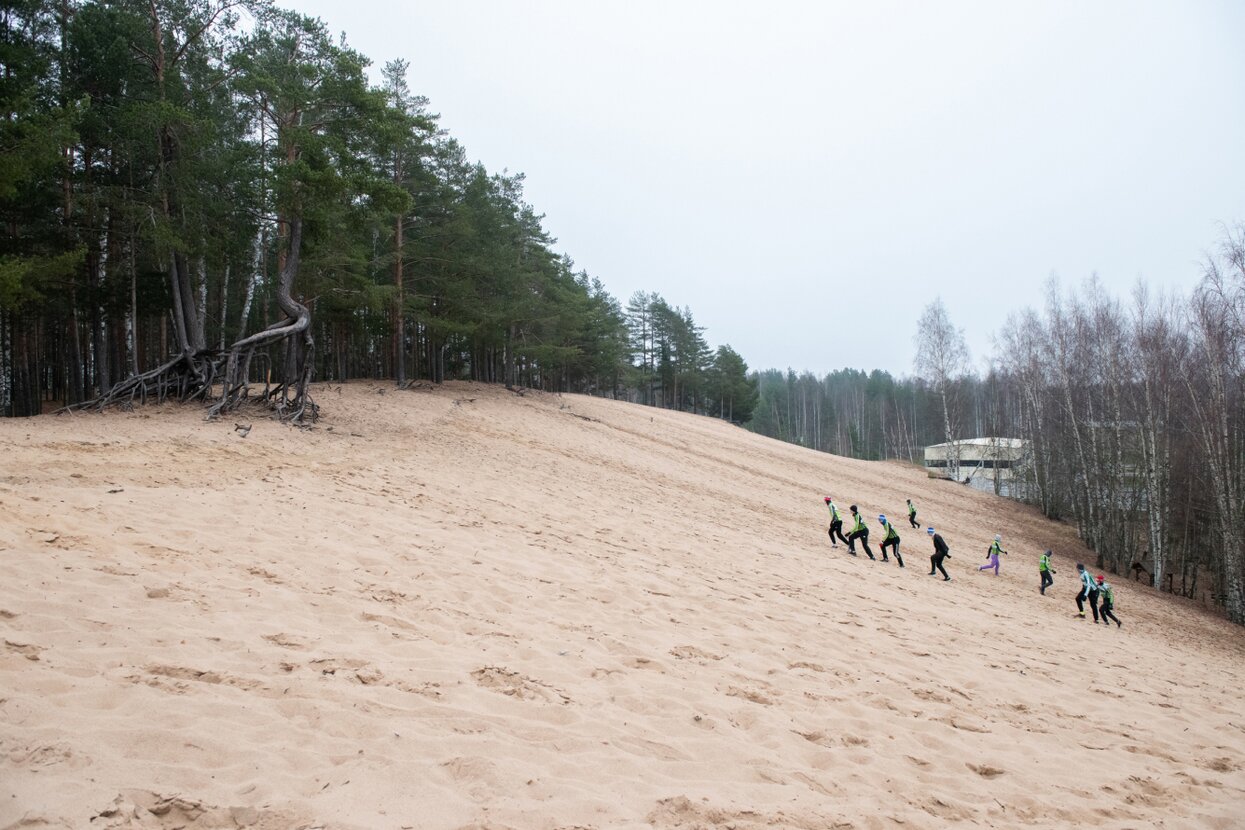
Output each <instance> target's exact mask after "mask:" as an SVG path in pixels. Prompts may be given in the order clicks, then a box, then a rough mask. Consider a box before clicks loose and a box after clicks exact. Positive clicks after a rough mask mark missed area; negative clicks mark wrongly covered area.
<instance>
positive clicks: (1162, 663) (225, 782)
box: [0, 384, 1245, 828]
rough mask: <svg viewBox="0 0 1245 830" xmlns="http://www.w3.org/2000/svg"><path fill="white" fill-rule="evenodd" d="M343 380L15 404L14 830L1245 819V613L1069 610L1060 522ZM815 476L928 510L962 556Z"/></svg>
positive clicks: (676, 431)
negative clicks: (198, 400) (218, 398)
mask: <svg viewBox="0 0 1245 830" xmlns="http://www.w3.org/2000/svg"><path fill="white" fill-rule="evenodd" d="M318 394H319V399H320V401H321V403H322V404H323V406H324V409H325V412H326V418H325V419H324V420H323V421H322V422H321V425H320V427H319V428H318V429H316V430H313V431H298V430H294V429H290V428H287V427H283V426H280V425H279V424H276V423H272V422H270V421H259V422H256V423H255V425H254V429H253V431H252V432H251V433H250V435H249V437H247V438H242V437H240V436H239V435H238V434H237V433H235V432H234V431H233V430H232V424H216V425H205V424H204V423H203V422H202V421H201V420H200V414H199V413H198V412H196V411H195V410H194V409H180V408H176V407H168V408H163V409H154V408H153V409H148V410H145V411H140V412H136V413H132V414H126V413H111V414H108V415H105V416H89V415H77V416H62V417H44V418H40V419H35V420H25V421H0V555H2V556H3V578H2V579H0V642H2V643H3V647H2V648H0V828H6V827H15V826H16V827H22V826H28V827H40V826H70V827H86V826H90V827H130V826H142V827H174V826H190V827H235V826H254V827H265V828H276V827H288V826H324V827H419V828H425V827H427V828H458V827H465V826H470V827H489V828H501V827H516V828H555V827H561V828H570V827H581V828H586V827H624V826H626V827H635V826H650V825H651V826H653V827H658V828H669V827H736V828H754V827H771V826H774V827H801V828H823V827H862V828H863V827H868V828H872V827H878V828H882V827H904V828H925V827H930V828H932V827H942V826H946V824H947V823H949V822H951V821H953V820H954V821H958V822H960V823H962V824H964V825H968V826H979V827H1020V826H1034V827H1072V826H1088V825H1091V824H1092V825H1095V826H1098V827H1107V828H1117V827H1151V826H1162V827H1170V828H1183V827H1241V826H1245V769H1243V767H1245V705H1242V703H1241V696H1240V695H1241V691H1240V690H1241V688H1242V685H1243V681H1245V632H1243V631H1242V630H1240V629H1237V628H1234V627H1232V626H1230V625H1228V624H1226V623H1223V622H1221V621H1219V620H1217V619H1213V618H1211V617H1209V616H1206V615H1204V614H1202V613H1201V612H1199V611H1197V610H1195V609H1190V608H1189V607H1188V606H1186V605H1183V604H1180V603H1178V602H1175V601H1171V600H1164V599H1158V598H1155V597H1153V596H1151V595H1149V593H1148V592H1142V591H1140V590H1134V589H1133V587H1132V586H1131V585H1129V584H1127V583H1123V582H1122V581H1121V582H1120V587H1119V590H1118V594H1119V599H1118V612H1119V614H1120V616H1121V618H1122V619H1123V620H1124V628H1123V629H1122V630H1117V629H1115V628H1111V629H1106V628H1100V627H1098V626H1094V625H1092V624H1089V623H1087V622H1083V621H1079V620H1075V619H1073V618H1072V615H1073V612H1074V610H1075V609H1074V604H1073V601H1072V596H1073V594H1074V593H1075V591H1074V588H1073V581H1074V576H1075V575H1074V568H1073V562H1074V561H1075V558H1076V556H1077V555H1078V551H1081V550H1082V549H1081V548H1080V547H1079V545H1077V543H1076V542H1075V539H1074V537H1073V534H1072V533H1071V532H1070V531H1069V529H1068V528H1066V527H1063V526H1060V525H1054V524H1051V523H1048V522H1046V521H1044V520H1042V519H1041V518H1040V517H1038V516H1037V515H1036V514H1034V513H1032V512H1030V511H1027V510H1025V509H1021V508H1018V507H1016V506H1015V505H1012V504H1010V503H1008V502H1004V501H1002V500H998V499H995V498H993V497H990V496H985V495H982V494H979V493H975V492H971V491H968V490H966V489H965V488H962V487H958V486H956V485H952V484H947V483H941V482H932V481H929V480H928V479H926V478H925V477H924V475H923V474H922V473H921V472H920V471H919V470H914V469H911V468H908V467H905V466H901V465H896V464H870V463H865V462H857V461H849V460H845V459H841V458H835V457H832V456H827V455H822V454H817V453H813V452H810V451H806V450H802V449H800V448H797V447H792V446H788V445H784V444H781V443H778V442H775V441H770V440H767V439H764V438H760V437H757V436H754V435H751V434H749V433H747V432H744V431H742V430H739V429H736V428H733V427H730V426H728V425H726V424H723V423H720V422H717V421H713V420H710V419H706V418H699V417H695V416H691V415H685V414H679V413H672V412H665V411H658V410H653V409H647V408H642V407H637V406H631V405H627V404H622V403H617V402H612V401H604V400H597V399H591V398H584V397H579V396H565V397H560V396H552V395H539V394H533V395H529V396H525V397H516V396H513V395H511V394H509V393H507V392H505V391H504V390H500V389H496V388H486V387H476V386H469V385H458V384H451V385H448V386H446V387H444V388H441V389H438V390H435V391H429V390H427V389H424V390H413V391H409V392H396V391H392V390H390V391H387V392H384V391H383V390H382V389H381V388H380V387H375V386H368V385H356V386H348V387H346V388H344V389H338V388H336V387H334V388H333V389H332V390H330V389H326V388H321V389H320V390H319V393H318ZM824 494H830V495H834V496H835V497H836V498H838V499H840V500H841V501H840V503H841V504H843V505H844V506H846V505H847V504H849V503H852V502H855V503H857V504H859V505H860V506H861V507H862V509H863V510H864V512H865V513H866V515H868V516H870V517H875V516H876V514H877V513H878V512H880V511H885V512H888V513H893V514H896V515H902V507H903V499H904V497H906V496H909V495H911V496H912V497H913V498H914V500H915V501H916V502H917V504H918V506H919V507H920V508H921V514H922V518H923V519H926V520H928V521H932V522H933V523H934V524H936V525H937V526H939V527H940V529H941V530H943V532H944V533H945V535H946V537H947V540H948V542H949V543H950V544H951V546H952V550H953V553H954V554H955V556H954V558H953V559H952V560H950V561H949V562H948V565H949V566H950V567H951V572H952V574H953V575H954V577H955V579H954V580H953V581H952V582H949V583H944V582H942V581H941V580H936V579H934V578H930V577H928V576H927V575H926V570H927V568H928V565H929V560H928V554H929V541H928V539H927V538H926V537H925V536H924V534H920V535H918V534H916V533H915V532H911V531H909V532H904V537H905V540H904V544H903V547H904V549H906V551H907V560H908V563H909V567H908V568H907V569H905V570H900V569H898V568H897V567H895V566H894V565H893V564H892V565H883V564H882V563H880V562H878V563H874V562H870V561H868V560H867V559H865V558H864V557H863V556H862V557H861V558H859V559H851V558H850V557H847V556H846V555H845V554H844V553H843V552H842V550H841V549H840V550H839V551H837V552H835V551H832V550H831V549H830V547H829V546H828V544H827V540H826V536H825V521H824V515H823V514H824V508H823V506H822V503H821V497H822V496H823V495H824ZM996 531H998V532H1002V533H1003V534H1004V541H1005V544H1006V546H1007V547H1008V549H1009V550H1010V551H1011V553H1010V556H1009V557H1007V558H1006V559H1005V561H1004V570H1003V574H1002V576H1001V577H999V578H997V579H996V578H995V577H993V576H992V575H986V574H978V573H977V572H976V571H975V570H971V571H970V568H972V569H975V568H976V566H977V565H978V564H980V562H981V561H982V556H983V551H984V548H985V547H986V545H987V544H988V540H989V539H990V538H991V537H992V536H993V534H994V533H995V532H996ZM1046 547H1053V548H1055V549H1056V552H1057V561H1056V567H1057V568H1058V570H1059V576H1058V577H1057V582H1056V584H1055V587H1054V589H1053V590H1052V592H1051V596H1048V597H1040V596H1039V595H1038V592H1037V574H1036V559H1037V554H1038V553H1039V552H1040V550H1041V549H1043V548H1046ZM1080 555H1084V553H1083V551H1082V553H1081V554H1080ZM192 819H193V821H191V820H192Z"/></svg>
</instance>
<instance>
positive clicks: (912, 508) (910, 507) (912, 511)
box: [908, 502, 916, 516]
mask: <svg viewBox="0 0 1245 830" xmlns="http://www.w3.org/2000/svg"><path fill="white" fill-rule="evenodd" d="M908 515H909V516H914V515H916V505H915V504H913V503H912V502H908Z"/></svg>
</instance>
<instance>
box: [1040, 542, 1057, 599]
mask: <svg viewBox="0 0 1245 830" xmlns="http://www.w3.org/2000/svg"><path fill="white" fill-rule="evenodd" d="M1038 575H1039V576H1040V577H1041V578H1042V584H1041V586H1039V590H1040V591H1041V592H1042V596H1046V589H1047V588H1049V587H1050V586H1052V585H1054V584H1055V569H1054V568H1052V567H1051V566H1050V551H1046V553H1044V554H1042V558H1041V559H1039V560H1038Z"/></svg>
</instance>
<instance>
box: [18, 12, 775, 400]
mask: <svg viewBox="0 0 1245 830" xmlns="http://www.w3.org/2000/svg"><path fill="white" fill-rule="evenodd" d="M368 64H369V61H368V60H367V58H365V57H364V56H363V55H361V54H359V53H358V52H356V51H354V50H353V49H351V48H350V47H349V46H348V45H347V44H346V42H345V40H344V37H343V38H335V37H332V36H330V34H329V32H328V31H327V30H326V28H325V26H324V24H323V23H321V22H320V21H318V20H315V19H312V18H308V17H305V16H303V15H300V14H296V13H294V12H291V11H287V10H283V9H280V8H277V7H275V6H272V5H269V4H268V3H266V2H262V0H244V1H243V2H239V0H154V2H152V1H151V0H141V1H140V0H108V1H107V2H104V1H103V0H97V1H94V2H82V1H81V0H15V1H14V2H10V3H7V4H5V6H4V7H3V9H0V100H2V101H3V105H4V112H5V117H4V119H3V120H0V142H2V146H3V148H4V152H3V155H2V156H0V217H2V218H3V235H2V237H0V412H2V413H3V414H4V415H7V416H22V415H31V414H37V413H39V412H42V411H45V410H47V409H50V408H55V407H60V406H82V405H90V406H97V407H98V406H107V405H109V404H122V405H129V404H131V403H134V402H141V401H144V400H163V399H166V398H172V399H180V400H187V399H190V400H201V401H203V402H204V404H205V405H207V406H208V407H209V413H210V414H212V415H215V414H219V413H221V412H224V411H227V410H230V409H234V408H236V407H239V406H242V405H244V404H254V403H260V404H263V405H266V406H270V407H272V408H273V409H275V410H276V412H277V413H278V414H279V415H280V416H281V417H283V418H286V419H288V420H292V421H305V420H309V419H311V418H314V417H315V414H316V405H315V402H314V401H313V400H311V397H310V395H309V394H308V384H309V383H310V381H311V380H313V379H324V380H345V379H350V378H375V379H389V380H393V381H395V382H396V383H398V384H408V383H410V382H412V381H414V380H419V379H424V380H429V381H433V382H441V381H444V380H447V379H454V378H460V379H472V380H476V381H483V382H489V383H504V384H506V385H507V386H509V387H512V388H518V387H534V388H539V389H545V390H550V391H578V392H587V393H592V394H599V395H610V396H615V397H625V398H629V399H632V400H637V401H641V402H643V403H647V404H651V405H655V406H665V407H671V408H676V409H686V410H690V411H695V412H701V413H705V414H710V415H714V416H718V417H723V418H727V419H731V420H734V421H736V422H742V421H746V420H747V419H748V417H749V416H750V414H751V403H750V401H751V400H752V398H751V397H750V395H751V394H752V393H751V390H752V389H753V384H752V382H751V381H750V379H749V376H748V371H747V366H746V364H745V363H744V362H743V360H742V359H741V358H740V357H739V355H737V354H736V353H735V352H734V351H732V350H731V349H730V347H728V346H723V347H721V348H719V349H717V350H712V349H710V348H709V347H708V345H707V343H706V342H705V340H704V332H703V329H701V328H699V327H697V326H696V325H695V323H694V321H693V319H692V314H691V311H690V310H688V309H687V308H683V309H681V310H678V309H674V308H672V307H670V306H668V305H667V304H666V303H665V301H664V300H662V299H661V298H660V297H659V296H657V295H655V294H638V295H636V297H635V298H633V300H632V302H631V303H630V304H629V306H628V308H627V309H626V310H625V311H624V309H622V308H621V306H620V304H619V303H618V302H617V301H616V300H615V299H614V298H613V297H611V296H610V295H609V293H608V292H607V291H606V290H605V288H604V286H603V285H602V284H601V282H600V281H599V280H598V279H595V278H593V277H591V276H589V274H588V273H587V272H586V271H584V270H582V269H578V268H576V266H575V264H574V263H573V262H572V260H571V259H570V258H569V257H567V256H565V255H562V254H560V253H557V252H556V251H555V250H554V249H553V244H554V240H553V239H551V238H550V237H549V235H548V234H547V233H546V232H545V231H544V230H543V228H542V227H541V221H542V217H541V216H540V215H539V214H538V213H537V212H536V210H535V209H534V208H533V207H532V206H531V205H529V204H527V203H526V202H525V201H524V198H523V176H522V175H521V174H509V173H507V172H502V173H500V174H499V173H490V172H489V171H488V170H486V169H485V167H484V166H483V165H481V164H479V163H472V162H470V161H469V160H468V159H467V157H466V153H465V151H464V149H463V148H462V146H461V145H460V144H459V143H458V142H456V141H455V140H454V139H453V138H451V137H449V136H448V135H447V134H446V133H445V131H444V130H442V129H441V128H440V127H439V125H438V119H437V116H436V115H434V114H432V113H430V112H429V110H428V101H427V100H426V99H425V98H423V97H421V96H419V95H417V94H415V93H413V92H412V91H411V90H410V88H409V87H408V85H407V80H406V75H407V64H406V63H405V62H404V61H400V60H395V61H391V62H390V63H388V64H386V65H385V66H384V70H383V72H382V73H381V77H382V79H383V81H382V83H380V85H378V86H377V85H373V84H371V83H370V82H369V80H368V78H367V75H366V72H365V69H366V67H367V66H368Z"/></svg>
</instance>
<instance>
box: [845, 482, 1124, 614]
mask: <svg viewBox="0 0 1245 830" xmlns="http://www.w3.org/2000/svg"><path fill="white" fill-rule="evenodd" d="M825 500H826V508H827V509H829V511H830V529H829V531H827V532H828V533H829V534H830V544H831V546H832V547H835V548H837V547H838V546H839V542H842V543H843V544H845V545H847V552H848V553H850V554H851V555H852V556H857V555H858V554H857V553H856V543H857V542H860V545H861V547H862V548H863V549H864V551H865V555H867V556H868V557H869V558H870V559H874V560H876V559H877V557H876V556H874V555H873V549H872V548H870V547H869V527H868V525H867V524H865V517H864V516H863V515H861V513H860V510H859V509H857V507H856V505H854V504H853V505H851V506H850V507H849V508H848V515H847V516H846V517H844V516H843V514H842V513H840V512H839V508H838V506H837V505H836V504H835V503H834V499H832V498H831V497H830V496H826V497H825ZM907 502H908V504H907V510H908V524H909V525H910V526H911V527H914V528H918V529H919V528H920V527H921V524H920V522H918V521H917V519H916V505H914V504H913V503H912V499H908V500H907ZM845 518H846V519H847V520H848V521H850V522H851V524H850V525H849V530H848V533H847V535H846V536H844V535H843V522H844V519H845ZM878 524H880V525H881V526H882V545H881V554H882V561H883V562H889V561H890V556H888V555H887V549H888V548H889V549H890V553H892V554H894V556H895V561H896V562H897V563H898V564H899V567H901V568H902V567H903V566H904V564H903V556H902V555H900V553H899V542H900V538H899V531H897V530H895V526H894V525H893V524H891V520H890V519H888V518H887V517H886V515H885V514H881V515H879V516H878ZM925 532H926V533H927V534H928V535H929V537H930V539H931V540H933V543H934V553H933V555H932V556H930V558H929V575H930V576H936V575H938V574H940V573H941V574H942V578H943V581H944V582H950V581H951V575H950V574H948V573H947V569H946V568H945V567H944V566H943V561H944V560H946V559H950V558H951V549H950V548H949V547H948V546H947V543H946V540H944V539H943V538H942V535H941V534H940V533H938V532H937V531H935V530H934V528H933V526H930V527H927V528H926V529H925ZM1006 554H1007V551H1006V550H1004V549H1003V537H1002V536H1001V535H1000V534H997V533H996V534H995V536H994V541H993V542H991V543H990V547H989V549H988V550H987V551H986V564H984V565H982V566H981V567H979V568H978V569H977V570H979V571H989V570H993V571H994V575H995V576H998V575H999V570H1000V568H1001V567H1002V564H1001V562H1000V561H999V556H1000V555H1006ZM1050 556H1051V552H1050V551H1046V552H1045V553H1043V554H1042V556H1041V558H1040V559H1038V577H1039V579H1040V580H1041V582H1040V584H1039V586H1038V590H1039V591H1040V592H1041V594H1042V596H1046V589H1047V588H1049V587H1050V586H1051V585H1053V584H1054V582H1055V569H1054V568H1053V567H1052V566H1051V562H1050ZM1076 570H1077V574H1078V575H1079V577H1080V581H1081V585H1080V593H1078V594H1077V595H1076V609H1077V617H1078V618H1080V619H1085V618H1086V617H1085V603H1086V601H1088V602H1089V607H1090V610H1091V611H1092V612H1093V614H1094V622H1095V623H1099V622H1101V623H1102V624H1103V625H1106V626H1109V625H1111V623H1112V622H1114V623H1115V625H1116V627H1120V628H1122V627H1123V623H1121V622H1120V620H1119V618H1118V617H1116V616H1115V591H1114V589H1113V588H1112V587H1111V585H1110V583H1108V582H1107V581H1106V578H1105V577H1104V576H1103V575H1102V574H1098V576H1097V578H1094V577H1092V576H1090V573H1089V571H1087V570H1086V569H1085V565H1083V564H1082V563H1080V562H1078V563H1077V565H1076Z"/></svg>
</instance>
